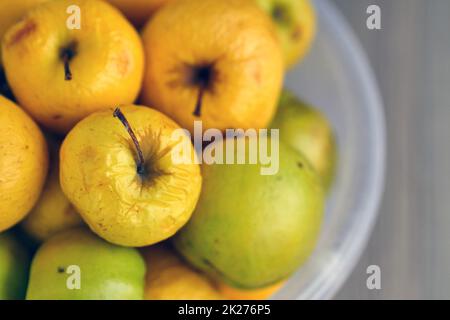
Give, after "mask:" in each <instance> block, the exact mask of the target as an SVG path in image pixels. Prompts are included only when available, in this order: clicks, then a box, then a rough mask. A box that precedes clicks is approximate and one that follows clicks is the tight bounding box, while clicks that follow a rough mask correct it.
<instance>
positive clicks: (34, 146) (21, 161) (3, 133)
mask: <svg viewBox="0 0 450 320" xmlns="http://www.w3.org/2000/svg"><path fill="white" fill-rule="evenodd" d="M0 159H1V161H0V232H2V231H4V230H7V229H9V228H11V227H12V226H14V225H15V224H17V223H18V222H19V221H21V220H22V219H23V218H24V217H25V216H26V215H27V214H28V213H29V212H30V210H31V209H32V208H33V206H34V204H35V203H36V201H37V200H38V199H39V196H40V194H41V191H42V188H43V186H44V182H45V178H46V175H47V168H48V152H47V143H46V141H45V139H44V136H43V134H42V132H41V130H40V129H39V127H38V126H37V125H36V124H35V123H34V121H33V120H32V119H31V118H30V117H29V116H28V115H27V114H26V113H25V112H24V111H23V110H22V109H21V108H20V107H19V106H17V105H16V104H14V103H13V102H12V101H10V100H8V99H6V98H4V97H3V96H0Z"/></svg>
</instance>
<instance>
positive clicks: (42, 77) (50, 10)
mask: <svg viewBox="0 0 450 320" xmlns="http://www.w3.org/2000/svg"><path fill="white" fill-rule="evenodd" d="M74 5H75V6H78V7H79V9H80V12H81V13H82V15H81V16H80V29H76V28H75V29H72V28H69V27H68V26H67V19H68V15H67V13H66V11H67V9H68V8H69V7H70V6H74ZM2 55H3V62H4V68H5V72H6V78H7V80H8V83H9V85H10V87H11V89H12V91H13V93H14V96H15V97H16V98H17V100H18V102H19V104H20V105H21V106H22V107H23V108H24V109H25V110H27V112H29V113H30V114H31V115H32V116H33V118H35V119H36V120H37V121H38V122H39V123H41V124H42V125H44V126H45V127H47V128H49V129H51V130H53V131H56V132H59V133H67V132H68V131H69V130H70V129H71V128H72V127H73V126H74V125H75V124H76V123H77V122H78V121H80V120H81V119H83V118H84V117H86V116H87V115H89V114H90V113H92V112H95V111H98V110H104V109H107V108H110V106H111V105H119V104H129V103H133V102H134V100H135V99H136V97H137V95H138V93H139V90H140V86H141V81H142V75H143V65H144V55H143V48H142V44H141V41H140V39H139V35H138V33H137V32H136V30H134V29H133V27H132V26H131V24H130V23H129V22H128V21H127V20H126V19H125V18H124V17H123V16H122V15H121V14H120V12H119V11H118V10H117V9H115V8H114V7H112V6H111V5H109V4H108V3H106V2H104V1H99V0H61V1H49V2H45V3H43V4H41V5H39V6H37V7H35V8H33V9H32V10H30V11H28V12H27V14H26V15H25V16H24V17H23V18H22V19H21V20H20V21H19V22H18V23H17V24H15V25H14V26H12V27H11V28H9V29H8V31H7V32H6V34H5V36H4V37H3V43H2ZM24 61H25V62H28V63H24Z"/></svg>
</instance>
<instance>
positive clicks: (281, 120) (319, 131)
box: [271, 91, 338, 190]
mask: <svg viewBox="0 0 450 320" xmlns="http://www.w3.org/2000/svg"><path fill="white" fill-rule="evenodd" d="M271 127H272V128H274V129H279V130H280V139H281V140H282V141H284V142H285V143H287V144H288V145H290V146H291V147H292V148H294V149H296V150H297V151H299V152H302V153H303V154H304V155H305V156H306V158H307V159H308V161H309V162H310V163H311V165H312V166H313V167H314V168H315V169H316V171H317V172H318V173H319V176H320V177H321V179H322V182H323V184H324V187H325V189H327V190H328V189H329V188H330V187H331V185H332V183H333V180H334V176H335V170H336V164H337V158H338V151H337V144H336V137H335V135H334V132H333V129H332V127H331V124H330V122H329V121H328V119H327V118H326V117H325V115H323V114H322V113H321V112H320V111H319V110H318V109H317V108H314V107H312V106H311V105H308V104H307V103H305V102H304V101H301V100H300V99H298V98H297V97H295V95H294V94H292V93H291V92H289V91H284V92H283V94H282V96H281V99H280V103H279V107H278V112H277V115H276V116H275V119H274V120H273V122H272V124H271Z"/></svg>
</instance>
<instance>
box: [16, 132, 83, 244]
mask: <svg viewBox="0 0 450 320" xmlns="http://www.w3.org/2000/svg"><path fill="white" fill-rule="evenodd" d="M47 141H48V145H49V149H50V172H49V175H48V177H47V181H46V183H45V185H44V189H43V191H42V194H41V197H40V198H39V200H38V202H37V203H36V205H35V206H34V207H33V210H31V212H30V213H29V214H28V215H27V217H26V218H25V219H24V220H23V221H22V223H21V227H22V229H23V230H24V231H25V232H26V233H27V235H28V236H30V237H31V238H32V239H33V240H37V241H39V242H42V241H44V240H46V239H48V238H50V237H51V236H53V235H54V234H56V233H58V232H60V231H63V230H66V229H70V228H73V227H77V226H81V225H82V224H83V220H82V219H81V217H80V215H79V214H78V213H77V212H76V210H75V208H74V207H73V206H72V204H71V203H70V202H69V199H67V197H66V196H65V195H64V193H63V192H62V190H61V185H60V183H59V147H60V143H59V141H58V140H57V139H56V138H53V137H50V138H48V139H47Z"/></svg>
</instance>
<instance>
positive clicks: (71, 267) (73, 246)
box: [27, 228, 145, 300]
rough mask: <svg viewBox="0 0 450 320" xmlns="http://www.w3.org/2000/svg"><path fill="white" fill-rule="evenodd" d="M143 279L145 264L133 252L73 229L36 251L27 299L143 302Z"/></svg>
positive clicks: (56, 236) (136, 252)
mask: <svg viewBox="0 0 450 320" xmlns="http://www.w3.org/2000/svg"><path fill="white" fill-rule="evenodd" d="M144 276H145V263H144V260H143V258H142V257H141V255H140V254H139V252H138V251H137V250H136V249H134V248H124V247H120V246H115V245H113V244H110V243H108V242H106V241H104V240H102V239H100V238H98V237H97V236H95V235H94V234H93V233H91V232H90V231H89V230H87V229H85V228H75V229H71V230H67V231H63V232H60V233H58V234H57V235H55V236H53V237H51V238H50V239H49V240H47V241H46V242H44V244H43V245H42V246H41V247H40V248H39V250H38V251H37V253H36V255H35V256H34V258H33V261H32V264H31V271H30V281H29V284H28V289H27V299H28V300H48V299H50V300H51V299H57V300H72V299H73V300H80V299H81V300H98V299H106V300H116V299H121V300H122V299H125V300H128V299H129V300H142V298H143V294H144ZM43 288H45V290H44V289H43Z"/></svg>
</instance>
